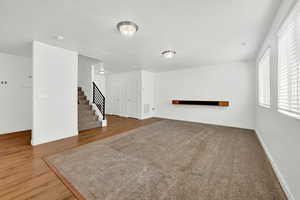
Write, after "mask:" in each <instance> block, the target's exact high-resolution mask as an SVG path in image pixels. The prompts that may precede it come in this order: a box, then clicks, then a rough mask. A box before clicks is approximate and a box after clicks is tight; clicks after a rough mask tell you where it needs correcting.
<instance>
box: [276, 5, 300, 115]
mask: <svg viewBox="0 0 300 200" xmlns="http://www.w3.org/2000/svg"><path fill="white" fill-rule="evenodd" d="M278 110H279V111H280V112H282V113H285V114H287V115H290V116H293V117H296V118H299V117H300V3H299V1H298V2H297V3H296V6H295V7H294V9H293V10H292V11H291V13H290V15H289V16H288V18H287V19H286V21H285V22H284V23H283V25H282V27H281V28H280V30H279V32H278Z"/></svg>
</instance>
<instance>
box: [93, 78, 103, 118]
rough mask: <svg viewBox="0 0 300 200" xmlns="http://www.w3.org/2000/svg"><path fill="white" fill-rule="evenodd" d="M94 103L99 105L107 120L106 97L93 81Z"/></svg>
mask: <svg viewBox="0 0 300 200" xmlns="http://www.w3.org/2000/svg"><path fill="white" fill-rule="evenodd" d="M93 103H94V104H95V105H96V106H97V108H98V110H99V111H100V113H101V114H102V117H103V120H105V97H104V95H103V94H102V92H101V90H100V89H99V88H98V86H97V85H96V83H95V82H93Z"/></svg>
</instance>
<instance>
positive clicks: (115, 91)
mask: <svg viewBox="0 0 300 200" xmlns="http://www.w3.org/2000/svg"><path fill="white" fill-rule="evenodd" d="M111 84H112V113H113V114H114V115H121V112H120V91H121V90H120V81H119V80H117V79H114V80H112V83H111Z"/></svg>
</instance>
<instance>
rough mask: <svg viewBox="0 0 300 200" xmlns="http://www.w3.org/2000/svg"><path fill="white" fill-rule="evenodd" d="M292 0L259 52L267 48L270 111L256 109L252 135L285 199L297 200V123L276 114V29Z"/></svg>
mask: <svg viewBox="0 0 300 200" xmlns="http://www.w3.org/2000/svg"><path fill="white" fill-rule="evenodd" d="M294 2H295V0H286V1H283V4H282V6H281V8H280V9H279V11H278V13H277V16H276V18H275V19H274V22H273V25H272V27H271V29H270V31H269V34H268V36H267V37H266V39H265V42H264V44H263V45H262V48H261V50H260V53H259V56H258V58H260V57H261V56H262V54H263V52H264V51H265V49H266V48H268V47H271V51H272V58H271V104H272V105H271V108H270V109H267V108H262V107H260V106H257V107H256V132H257V134H258V135H259V137H260V139H261V141H262V143H263V144H264V148H265V150H266V152H267V153H268V156H269V158H270V160H271V161H272V164H273V167H274V169H275V170H276V173H277V175H278V177H279V178H280V181H281V183H282V185H283V187H284V189H285V191H286V192H287V194H288V196H289V199H300V190H299V188H300V170H299V166H300V156H299V152H300V145H299V141H300V121H299V120H297V119H293V118H291V117H288V116H286V115H284V114H281V113H279V112H277V36H276V33H277V30H278V28H279V26H280V24H281V22H282V21H283V19H284V18H285V17H286V15H287V14H288V12H289V10H290V9H291V8H292V6H293V4H294Z"/></svg>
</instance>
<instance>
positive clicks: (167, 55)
mask: <svg viewBox="0 0 300 200" xmlns="http://www.w3.org/2000/svg"><path fill="white" fill-rule="evenodd" d="M161 54H162V55H163V56H164V57H165V58H167V59H171V58H173V57H174V56H175V54H176V51H174V50H167V51H163V52H162V53H161Z"/></svg>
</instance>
